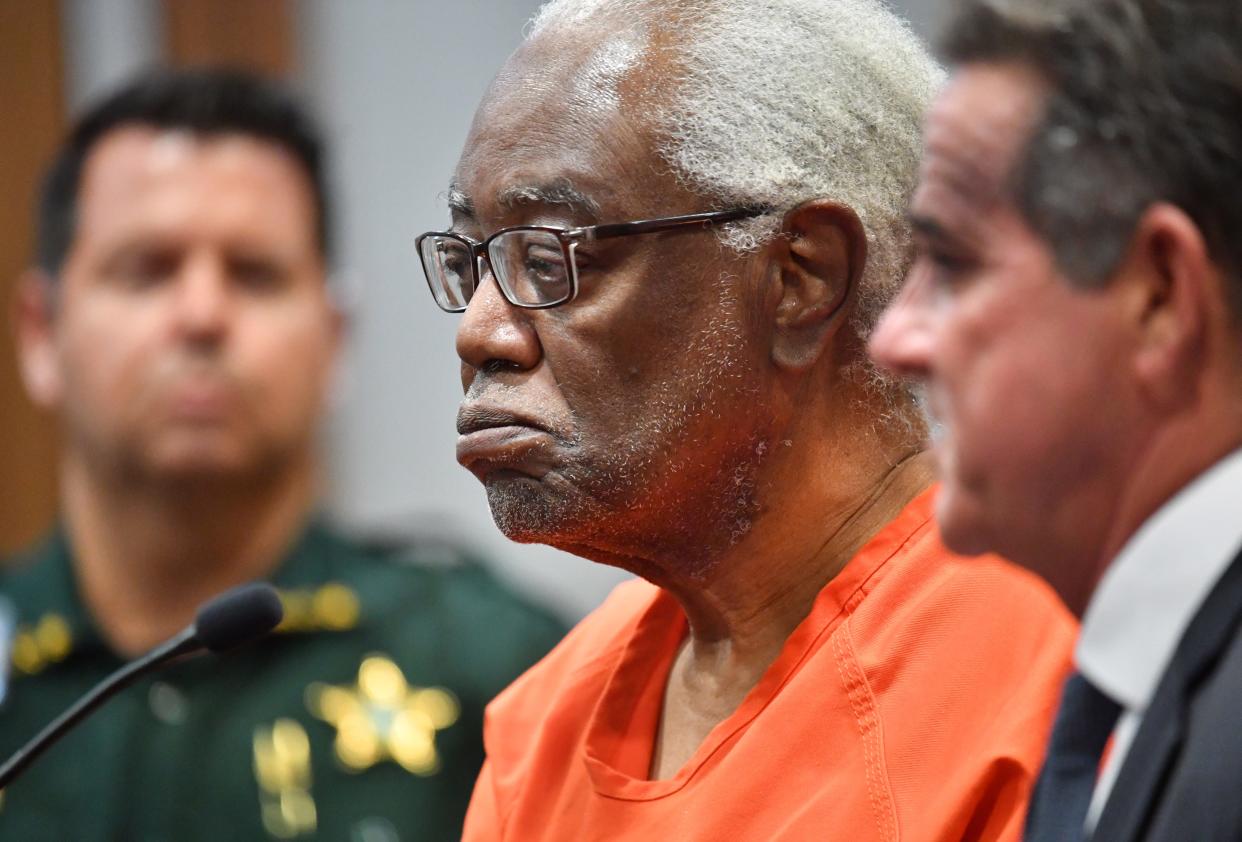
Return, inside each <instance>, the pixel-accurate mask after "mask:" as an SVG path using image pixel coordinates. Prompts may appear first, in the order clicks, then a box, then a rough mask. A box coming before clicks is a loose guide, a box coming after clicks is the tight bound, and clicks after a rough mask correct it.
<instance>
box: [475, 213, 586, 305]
mask: <svg viewBox="0 0 1242 842" xmlns="http://www.w3.org/2000/svg"><path fill="white" fill-rule="evenodd" d="M487 256H488V257H489V258H490V260H491V264H492V270H493V271H494V272H495V273H496V276H497V280H498V281H499V282H500V285H501V286H502V287H504V289H505V291H506V292H508V293H509V295H510V297H511V298H512V300H514V301H516V302H518V303H519V304H533V305H539V304H551V303H552V302H555V301H563V300H565V299H566V298H568V297H569V293H570V288H571V284H570V279H569V275H570V268H569V266H567V265H566V264H565V251H564V249H562V248H561V241H560V240H559V239H558V238H557V237H556V235H555V234H552V233H550V232H548V231H532V230H528V229H519V230H516V231H509V232H506V233H504V234H501V235H500V236H498V237H496V238H495V239H494V240H492V241H491V243H490V244H489V246H488V249H487Z"/></svg>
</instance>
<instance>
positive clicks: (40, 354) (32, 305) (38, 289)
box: [12, 269, 61, 409]
mask: <svg viewBox="0 0 1242 842" xmlns="http://www.w3.org/2000/svg"><path fill="white" fill-rule="evenodd" d="M55 320H56V289H55V282H54V281H53V280H52V279H51V278H49V277H48V276H47V274H46V273H44V272H42V271H40V270H38V269H30V270H28V271H26V272H25V273H24V274H23V275H22V276H21V278H19V279H18V282H17V288H16V290H15V292H14V296H13V302H12V324H13V332H14V336H15V339H16V341H17V361H18V367H19V368H20V370H21V375H22V381H23V382H24V383H25V384H26V392H27V393H28V394H29V395H30V400H31V401H32V402H34V404H35V405H37V406H39V407H40V408H42V409H53V408H55V407H56V406H57V405H58V404H59V403H60V397H61V377H60V365H59V363H58V361H57V352H56V338H55Z"/></svg>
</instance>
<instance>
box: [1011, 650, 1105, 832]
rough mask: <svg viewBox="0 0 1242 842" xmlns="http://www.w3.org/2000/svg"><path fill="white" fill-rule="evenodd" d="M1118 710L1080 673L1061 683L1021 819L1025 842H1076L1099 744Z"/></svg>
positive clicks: (1101, 747) (1101, 749)
mask: <svg viewBox="0 0 1242 842" xmlns="http://www.w3.org/2000/svg"><path fill="white" fill-rule="evenodd" d="M1120 714H1121V706H1120V705H1119V704H1117V703H1116V702H1114V701H1113V700H1112V699H1110V698H1108V696H1105V695H1104V694H1103V693H1101V692H1100V691H1099V690H1097V689H1096V688H1095V686H1094V685H1092V684H1091V682H1090V681H1088V680H1087V679H1086V678H1084V677H1083V676H1082V675H1081V674H1080V673H1074V674H1073V675H1071V676H1070V677H1069V680H1068V681H1066V682H1065V690H1064V691H1063V692H1062V694H1061V708H1060V710H1059V711H1057V721H1056V724H1055V725H1054V726H1053V728H1052V739H1051V741H1049V743H1048V756H1047V758H1046V759H1045V760H1044V768H1043V770H1042V771H1040V773H1039V780H1038V781H1037V782H1036V784H1035V794H1034V795H1033V796H1032V798H1031V808H1030V812H1029V813H1028V814H1027V817H1026V835H1025V836H1024V839H1025V842H1080V840H1082V839H1083V838H1084V834H1083V823H1084V822H1085V821H1086V819H1087V808H1088V807H1089V806H1090V804H1091V793H1092V791H1093V790H1094V789H1095V781H1096V774H1097V773H1098V772H1099V767H1100V755H1101V754H1103V752H1104V744H1105V743H1107V742H1108V737H1109V735H1110V734H1112V732H1113V727H1114V726H1115V725H1116V724H1117V717H1118V716H1119V715H1120Z"/></svg>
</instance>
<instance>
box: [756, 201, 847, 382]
mask: <svg viewBox="0 0 1242 842" xmlns="http://www.w3.org/2000/svg"><path fill="white" fill-rule="evenodd" d="M771 248H772V267H773V272H774V274H775V275H777V276H778V277H779V285H778V290H779V300H778V301H777V304H776V309H775V312H774V317H775V330H774V333H773V347H772V358H773V360H774V361H775V362H776V364H777V365H780V366H782V367H785V368H791V369H802V368H808V367H810V366H811V365H814V363H815V362H816V361H817V360H818V359H819V358H820V356H821V355H822V354H823V352H824V348H825V347H826V346H827V344H828V341H829V340H830V339H831V338H832V336H834V335H835V334H836V332H837V330H838V329H839V328H840V326H841V325H842V324H843V323H844V322H845V320H846V316H847V314H848V312H849V310H850V307H851V305H852V304H853V300H854V297H855V295H854V291H855V290H856V288H857V287H858V283H859V280H860V279H861V278H862V272H863V266H864V265H865V264H866V262H867V235H866V232H865V231H864V229H863V224H862V221H861V220H859V218H858V214H856V213H854V211H853V210H851V209H850V208H848V207H845V206H844V205H840V204H837V203H836V202H830V201H827V200H823V199H816V200H813V201H809V202H804V203H803V204H800V205H798V206H797V207H795V208H793V209H792V210H790V211H789V212H788V213H787V214H785V219H784V223H783V225H782V228H781V236H780V237H778V238H777V239H776V240H775V241H774V242H773V243H772V246H771ZM774 294H777V293H774Z"/></svg>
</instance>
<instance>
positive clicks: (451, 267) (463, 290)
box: [415, 208, 768, 313]
mask: <svg viewBox="0 0 1242 842" xmlns="http://www.w3.org/2000/svg"><path fill="white" fill-rule="evenodd" d="M767 212H768V209H767V208H734V209H733V210H723V211H709V212H707V213H692V214H687V215H685V216H667V217H664V218H662V219H643V220H639V221H636V222H616V223H612V224H609V225H587V226H584V227H581V228H552V227H548V226H545V225H516V226H514V227H512V228H502V229H501V230H499V231H497V232H496V233H495V234H492V235H491V236H490V237H488V238H487V239H486V240H484V241H483V242H481V243H479V242H475V241H474V240H471V239H469V238H467V237H463V236H462V235H461V234H452V233H448V232H445V231H428V232H427V233H426V234H423V235H421V236H420V237H419V238H418V239H417V240H415V245H416V247H417V248H418V256H419V259H420V260H421V261H422V264H423V272H424V273H425V274H426V275H427V285H428V286H429V287H430V288H431V295H432V297H433V298H435V300H436V304H438V305H439V306H440V309H442V310H444V311H446V312H449V313H461V312H463V311H464V310H465V309H466V307H467V306H468V305H469V304H470V299H471V298H472V297H474V293H475V291H476V290H477V289H478V288H479V284H480V283H481V282H482V277H483V271H482V261H483V259H484V258H486V259H487V262H488V264H489V265H490V266H491V268H492V275H493V276H494V277H495V278H496V284H497V286H498V287H499V288H500V292H501V294H502V295H503V296H504V297H505V300H506V301H508V302H509V303H510V304H512V305H513V306H514V307H523V308H526V309H528V310H546V309H547V308H549V307H556V306H559V305H561V304H565V303H567V302H569V301H573V299H574V297H575V296H576V295H577V294H578V265H577V262H576V260H575V258H574V252H575V250H576V249H577V248H578V244H579V243H582V242H591V241H593V240H607V239H612V238H613V237H630V236H634V235H637V234H653V233H655V232H657V231H670V230H672V229H675V228H682V227H688V226H693V225H698V226H700V227H707V226H710V225H717V224H719V223H722V222H733V221H735V220H738V219H749V218H751V217H756V216H762V215H763V214H765V213H767Z"/></svg>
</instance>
